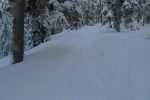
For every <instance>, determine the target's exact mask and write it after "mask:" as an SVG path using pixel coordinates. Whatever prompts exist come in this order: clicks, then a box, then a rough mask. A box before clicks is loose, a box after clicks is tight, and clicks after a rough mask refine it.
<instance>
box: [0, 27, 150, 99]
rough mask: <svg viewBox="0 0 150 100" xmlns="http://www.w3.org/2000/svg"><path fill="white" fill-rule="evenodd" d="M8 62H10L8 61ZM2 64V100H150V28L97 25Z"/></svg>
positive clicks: (72, 32)
mask: <svg viewBox="0 0 150 100" xmlns="http://www.w3.org/2000/svg"><path fill="white" fill-rule="evenodd" d="M8 58H9V57H8ZM8 58H4V59H3V60H1V61H0V67H1V69H0V100H150V25H147V26H146V27H143V28H142V31H139V32H121V33H115V32H111V31H106V30H105V29H104V27H102V28H100V25H96V26H92V27H90V26H86V27H84V28H82V29H80V30H77V31H65V32H63V33H61V34H58V35H56V36H54V37H52V40H51V41H50V42H47V43H44V44H42V45H40V46H38V47H36V48H34V49H32V50H30V51H28V52H26V57H25V60H24V62H22V63H19V64H16V65H10V66H7V67H4V66H6V65H3V62H5V60H8V61H7V63H8V62H9V59H8Z"/></svg>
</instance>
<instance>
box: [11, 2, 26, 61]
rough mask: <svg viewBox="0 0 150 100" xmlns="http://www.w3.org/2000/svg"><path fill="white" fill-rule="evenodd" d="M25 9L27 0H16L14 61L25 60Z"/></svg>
mask: <svg viewBox="0 0 150 100" xmlns="http://www.w3.org/2000/svg"><path fill="white" fill-rule="evenodd" d="M24 10H25V0H16V2H15V7H14V21H13V46H12V53H13V63H14V64H15V63H18V62H22V61H23V56H24Z"/></svg>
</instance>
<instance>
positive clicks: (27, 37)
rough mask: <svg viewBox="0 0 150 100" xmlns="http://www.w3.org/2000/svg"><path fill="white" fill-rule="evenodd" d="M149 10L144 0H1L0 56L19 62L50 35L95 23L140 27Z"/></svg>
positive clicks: (145, 19)
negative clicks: (26, 52) (25, 53)
mask: <svg viewBox="0 0 150 100" xmlns="http://www.w3.org/2000/svg"><path fill="white" fill-rule="evenodd" d="M149 11H150V3H149V2H148V1H146V0H22V1H21V0H1V1H0V58H3V57H5V56H7V55H13V58H14V63H16V62H20V61H22V60H23V53H24V52H25V51H27V50H30V49H32V48H34V47H36V46H38V45H39V44H41V43H44V42H46V41H49V40H50V39H51V36H52V35H55V34H58V33H60V32H62V31H64V30H78V29H80V28H81V27H83V26H93V25H96V24H97V23H101V26H104V25H107V26H109V28H112V29H114V30H115V31H116V32H120V31H121V29H122V28H126V29H127V30H130V31H136V30H140V25H141V24H142V25H143V26H144V24H145V23H150V16H149V15H148V14H149ZM101 26H100V27H101Z"/></svg>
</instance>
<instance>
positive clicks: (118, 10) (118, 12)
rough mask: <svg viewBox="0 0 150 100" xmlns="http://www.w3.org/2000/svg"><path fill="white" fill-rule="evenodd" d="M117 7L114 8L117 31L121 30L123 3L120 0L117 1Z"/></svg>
mask: <svg viewBox="0 0 150 100" xmlns="http://www.w3.org/2000/svg"><path fill="white" fill-rule="evenodd" d="M115 4H116V7H115V8H114V28H115V29H116V31H117V32H120V23H121V22H120V21H121V3H120V0H116V1H115Z"/></svg>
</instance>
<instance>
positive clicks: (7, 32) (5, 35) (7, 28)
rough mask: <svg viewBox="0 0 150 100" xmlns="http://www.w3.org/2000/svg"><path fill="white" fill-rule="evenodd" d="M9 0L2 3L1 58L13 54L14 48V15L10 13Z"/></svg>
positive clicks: (0, 27)
mask: <svg viewBox="0 0 150 100" xmlns="http://www.w3.org/2000/svg"><path fill="white" fill-rule="evenodd" d="M9 10H10V9H9V4H8V1H5V0H3V1H2V2H1V5H0V13H1V17H0V58H1V57H4V56H7V55H9V54H11V49H12V45H11V44H12V27H13V24H12V15H11V14H10V13H9Z"/></svg>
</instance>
